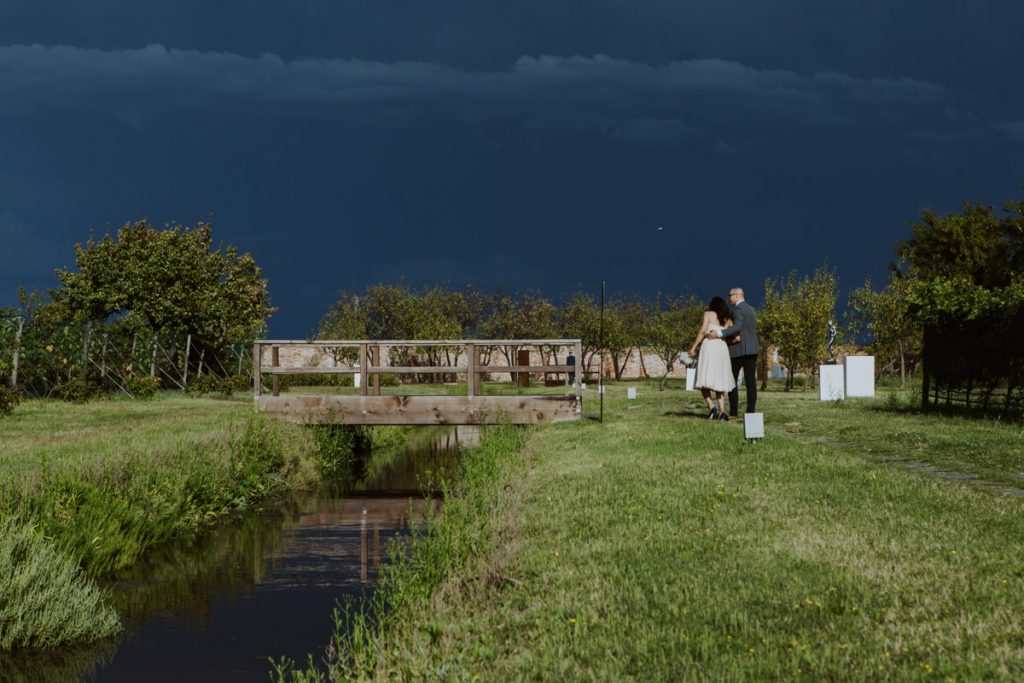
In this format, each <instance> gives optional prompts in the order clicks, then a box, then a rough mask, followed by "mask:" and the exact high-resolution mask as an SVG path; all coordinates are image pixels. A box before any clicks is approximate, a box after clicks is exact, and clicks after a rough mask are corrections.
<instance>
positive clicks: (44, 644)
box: [0, 517, 121, 650]
mask: <svg viewBox="0 0 1024 683" xmlns="http://www.w3.org/2000/svg"><path fill="white" fill-rule="evenodd" d="M0 577H2V580H0V650H11V649H14V648H49V647H56V646H58V645H68V644H75V643H81V642H85V641H91V640H95V639H97V638H106V637H109V636H113V635H116V634H117V633H119V632H120V631H121V623H120V621H119V620H118V617H117V613H116V612H115V611H114V609H113V608H112V607H111V606H110V605H109V604H107V601H106V596H105V594H104V592H103V591H102V590H100V589H99V588H97V587H96V585H95V584H94V583H93V582H92V581H90V580H89V579H88V578H87V577H86V576H85V575H84V574H83V573H82V571H81V569H80V568H79V567H78V565H76V564H75V562H74V561H73V560H72V559H70V558H69V557H68V556H67V555H66V554H65V553H63V552H61V550H60V549H59V548H58V547H57V546H56V545H54V544H53V543H51V542H50V541H48V540H47V539H46V538H44V537H43V536H42V535H41V534H40V532H39V530H38V529H37V528H36V527H35V526H34V525H33V524H31V523H28V522H25V521H22V520H21V519H20V518H18V517H8V518H6V519H2V518H0Z"/></svg>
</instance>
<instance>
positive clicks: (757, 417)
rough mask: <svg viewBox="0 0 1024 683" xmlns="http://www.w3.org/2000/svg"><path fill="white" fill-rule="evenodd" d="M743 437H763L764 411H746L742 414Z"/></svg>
mask: <svg viewBox="0 0 1024 683" xmlns="http://www.w3.org/2000/svg"><path fill="white" fill-rule="evenodd" d="M743 438H744V439H763V438H764V413H746V414H744V415H743Z"/></svg>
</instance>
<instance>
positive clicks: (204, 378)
mask: <svg viewBox="0 0 1024 683" xmlns="http://www.w3.org/2000/svg"><path fill="white" fill-rule="evenodd" d="M188 390H189V391H190V392H192V393H195V394H212V393H213V392H215V391H220V390H221V380H220V377H218V376H217V375H215V374H213V373H211V372H208V373H206V374H205V375H198V376H196V377H193V378H192V379H191V380H190V381H189V383H188Z"/></svg>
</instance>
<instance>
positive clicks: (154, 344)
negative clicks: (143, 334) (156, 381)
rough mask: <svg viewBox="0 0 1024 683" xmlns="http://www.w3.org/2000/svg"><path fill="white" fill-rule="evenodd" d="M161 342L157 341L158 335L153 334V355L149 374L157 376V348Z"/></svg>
mask: <svg viewBox="0 0 1024 683" xmlns="http://www.w3.org/2000/svg"><path fill="white" fill-rule="evenodd" d="M159 346H160V344H159V343H158V341H157V336H156V335H155V334H154V335H153V357H152V358H151V359H150V361H149V376H150V377H156V350H157V347H159Z"/></svg>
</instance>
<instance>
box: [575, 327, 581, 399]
mask: <svg viewBox="0 0 1024 683" xmlns="http://www.w3.org/2000/svg"><path fill="white" fill-rule="evenodd" d="M573 353H574V355H575V356H576V372H574V373H573V375H574V376H575V379H576V381H575V382H573V384H574V385H575V388H576V395H577V396H579V397H581V398H582V396H583V377H582V375H583V373H582V372H581V370H582V369H583V342H582V341H578V342H576V348H575V350H574V352H573Z"/></svg>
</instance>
